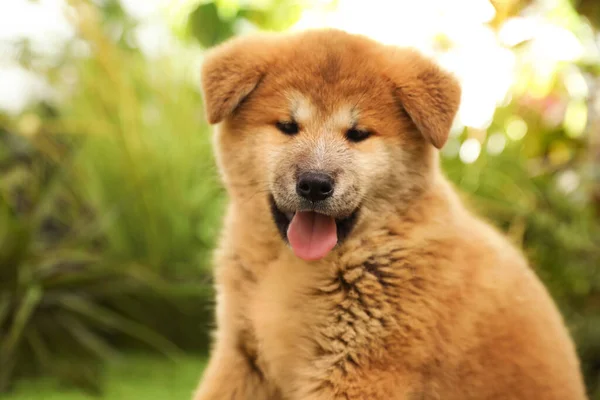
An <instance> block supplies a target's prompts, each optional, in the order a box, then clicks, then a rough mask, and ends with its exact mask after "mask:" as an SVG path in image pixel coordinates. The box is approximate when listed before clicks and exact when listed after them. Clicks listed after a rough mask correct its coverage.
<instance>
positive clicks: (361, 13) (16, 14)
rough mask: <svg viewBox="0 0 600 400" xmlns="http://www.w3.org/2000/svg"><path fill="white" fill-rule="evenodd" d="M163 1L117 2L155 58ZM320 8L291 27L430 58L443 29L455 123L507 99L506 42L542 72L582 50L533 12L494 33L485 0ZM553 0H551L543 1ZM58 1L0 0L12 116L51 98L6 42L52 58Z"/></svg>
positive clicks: (356, 1)
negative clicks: (360, 37)
mask: <svg viewBox="0 0 600 400" xmlns="http://www.w3.org/2000/svg"><path fill="white" fill-rule="evenodd" d="M167 3H168V0H122V4H123V5H124V7H125V9H126V10H127V11H128V12H129V13H130V14H132V15H133V16H135V17H136V18H138V19H139V20H141V21H142V22H143V24H142V25H141V27H140V28H139V30H138V32H137V36H138V38H139V39H140V42H141V46H142V50H144V51H145V52H146V53H147V54H148V55H149V56H152V55H156V54H157V53H160V52H161V51H163V50H166V49H167V48H168V46H165V43H168V39H169V38H168V36H169V33H168V29H167V28H166V26H167V24H166V21H165V18H162V16H164V13H161V12H160V11H161V7H162V6H164V5H165V4H167ZM338 3H339V7H338V8H337V9H335V10H333V11H330V12H326V11H324V9H323V8H322V7H321V8H319V7H317V8H315V9H311V10H307V11H306V12H305V13H304V15H303V17H302V19H301V21H300V22H299V23H298V24H297V26H296V27H294V29H303V28H310V27H322V26H330V27H338V28H341V29H344V30H347V31H350V32H356V33H361V34H365V35H368V36H371V37H373V38H375V39H377V40H380V41H382V42H385V43H389V44H397V45H403V46H411V47H417V48H419V49H421V50H422V51H424V52H426V53H427V54H430V55H432V56H435V53H434V52H433V49H434V39H435V38H436V36H438V35H439V34H440V33H443V34H444V35H446V36H447V38H448V39H449V40H450V41H451V42H452V44H453V47H452V50H451V51H450V52H447V53H445V54H443V55H442V56H437V58H438V60H439V61H440V62H441V63H442V65H444V66H445V67H446V68H448V69H449V70H451V71H453V72H455V73H456V75H457V76H458V77H459V79H460V80H461V81H462V85H463V99H462V104H461V109H460V111H459V116H458V118H457V127H461V126H470V127H474V128H480V129H485V128H486V127H487V125H488V124H489V122H490V121H491V118H492V115H493V113H494V110H495V108H496V107H497V106H498V105H499V104H502V103H503V102H505V101H507V100H509V99H508V98H507V95H508V92H509V88H510V86H511V84H512V83H513V82H514V79H515V76H514V75H515V70H516V61H517V60H516V59H515V56H514V54H513V53H512V52H511V51H510V50H508V49H507V48H506V47H505V46H504V45H510V44H514V43H518V42H520V41H523V40H525V39H534V44H535V45H534V48H533V51H532V57H533V59H535V62H536V63H537V64H536V65H537V66H538V67H539V68H541V70H544V68H546V69H548V68H551V67H552V65H554V64H555V63H556V62H557V61H560V60H575V59H577V58H579V57H581V56H582V54H583V51H584V49H583V47H582V44H581V43H580V42H579V41H578V39H577V38H576V37H575V36H574V35H573V34H572V33H571V32H569V31H568V30H566V29H563V28H561V27H559V26H555V25H552V24H550V23H549V22H547V21H544V20H541V19H540V18H538V17H534V16H533V17H527V18H515V19H513V20H510V21H509V22H508V23H506V24H505V25H504V27H503V29H502V30H501V31H500V33H499V34H496V33H494V32H493V31H492V30H491V29H490V28H488V27H487V26H486V25H485V23H486V22H488V21H490V20H491V19H492V18H493V17H494V15H495V10H494V8H493V7H492V5H491V4H490V3H489V1H488V0H452V1H450V0H419V1H416V0H394V1H390V0H369V1H368V2H367V1H364V0H338ZM547 3H552V0H547ZM64 5H65V1H64V0H39V1H38V2H36V3H31V2H29V1H27V0H0V109H4V110H8V111H9V112H13V113H17V112H18V111H19V110H21V109H22V107H24V106H25V105H26V104H28V102H29V101H31V100H33V99H35V98H39V97H40V96H42V97H43V96H50V95H52V92H51V89H50V88H49V87H47V85H46V84H45V83H44V82H43V80H42V79H41V78H40V77H37V76H35V75H33V74H32V73H30V72H28V71H26V70H23V69H22V68H20V67H19V66H18V65H17V64H16V63H15V62H14V61H11V50H10V46H9V45H7V43H10V42H13V41H15V40H19V39H20V38H29V39H30V40H31V41H32V43H33V46H34V48H35V49H37V50H39V51H41V52H43V53H44V54H48V56H49V57H51V56H52V54H53V52H54V51H56V49H57V48H59V47H60V45H61V43H64V42H65V41H67V40H70V39H72V38H73V37H74V31H73V29H72V27H71V26H70V25H69V23H68V20H67V19H66V18H65V16H64V14H63V10H64Z"/></svg>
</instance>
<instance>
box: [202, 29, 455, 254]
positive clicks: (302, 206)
mask: <svg viewBox="0 0 600 400" xmlns="http://www.w3.org/2000/svg"><path fill="white" fill-rule="evenodd" d="M202 90H203V93H204V99H205V108H206V113H207V117H208V120H209V122H210V123H212V124H217V123H220V124H219V127H218V129H217V136H216V150H217V159H218V162H219V165H220V168H221V171H222V175H223V178H224V182H225V184H226V186H227V188H228V190H229V192H230V194H231V197H232V201H233V202H234V203H235V202H236V201H237V202H238V204H239V205H240V206H244V205H245V204H253V205H254V206H255V202H250V199H251V198H255V197H256V196H258V197H259V198H262V199H263V203H262V204H264V205H265V206H268V207H270V213H271V216H272V220H273V221H272V223H274V224H275V225H276V226H277V227H278V229H279V231H280V233H281V235H282V238H283V240H286V241H289V243H290V245H291V247H292V249H293V251H294V253H295V254H296V255H297V256H298V257H300V258H303V259H306V260H314V259H320V258H323V257H325V256H326V255H327V254H328V253H329V252H330V251H331V250H332V249H333V248H334V247H335V246H336V245H337V244H339V243H340V242H341V241H343V240H344V239H345V238H346V237H347V236H348V235H351V234H352V228H353V227H354V225H355V222H356V220H357V218H358V217H359V215H360V214H361V211H364V210H370V211H372V212H378V211H382V210H389V209H390V206H391V205H398V204H402V203H408V202H409V201H410V200H411V197H414V196H415V193H417V192H419V190H422V188H423V187H425V186H426V185H427V180H428V179H429V176H430V172H431V169H432V168H433V163H432V162H431V160H432V157H431V154H432V151H433V149H434V148H441V147H442V146H443V145H444V143H445V141H446V139H447V136H448V132H449V129H450V126H451V124H452V121H453V119H454V116H455V113H456V111H457V108H458V104H459V98H460V89H459V86H458V84H457V83H456V81H455V80H454V78H452V77H451V76H450V75H449V74H447V73H446V72H443V71H442V70H441V69H439V68H438V67H437V66H436V65H435V64H433V63H432V62H431V61H429V60H427V59H425V58H424V57H422V56H421V55H419V54H418V53H416V52H414V51H410V50H403V49H398V48H393V47H387V46H383V45H381V44H378V43H376V42H373V41H371V40H369V39H367V38H364V37H361V36H355V35H350V34H347V33H344V32H341V31H336V30H317V31H307V32H303V33H300V34H292V35H266V36H250V37H243V38H238V39H234V40H232V41H230V42H228V43H226V44H224V45H222V46H220V47H218V48H216V49H214V50H212V51H211V52H210V53H209V54H208V55H207V58H206V61H205V62H204V65H203V71H202ZM270 223H271V222H270Z"/></svg>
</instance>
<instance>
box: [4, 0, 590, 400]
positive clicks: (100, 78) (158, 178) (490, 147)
mask: <svg viewBox="0 0 600 400" xmlns="http://www.w3.org/2000/svg"><path fill="white" fill-rule="evenodd" d="M493 3H494V5H495V7H496V9H497V15H496V18H495V19H494V21H492V22H491V25H492V26H493V27H495V28H497V27H499V26H501V24H502V22H503V20H504V19H506V18H508V17H510V16H514V15H519V13H521V12H522V9H523V6H524V5H526V4H531V3H535V2H534V1H528V2H518V1H498V2H496V1H494V2H493ZM70 4H71V5H72V7H73V8H72V11H73V23H74V24H75V26H76V27H77V30H78V35H77V40H76V41H74V43H72V44H71V45H70V46H68V47H67V48H66V49H65V51H64V54H61V57H60V59H59V61H58V62H56V63H55V64H54V65H51V66H50V67H47V68H45V69H42V70H40V69H39V68H38V67H37V64H36V63H35V54H33V53H32V51H25V50H27V44H26V43H23V46H24V48H23V49H22V50H23V51H21V52H20V54H21V62H22V64H23V65H24V66H26V67H27V68H30V69H33V70H36V68H37V70H38V72H40V73H42V74H43V75H44V76H45V77H46V78H47V79H48V81H49V82H50V83H51V84H52V85H53V86H55V87H56V88H57V90H58V91H59V92H60V93H61V96H60V101H59V102H56V103H52V104H46V103H41V104H37V105H36V106H35V107H32V108H30V109H27V110H24V112H23V113H22V114H20V115H17V116H10V117H8V116H4V117H2V116H0V221H1V222H2V223H1V224H0V365H2V366H3V368H2V369H0V391H5V390H8V389H9V388H10V387H11V386H12V385H13V384H14V382H15V380H16V378H19V377H23V376H31V375H40V374H41V375H51V376H55V377H58V378H59V379H60V380H61V381H64V382H66V383H69V384H74V385H78V386H81V387H83V388H86V389H88V390H90V391H92V392H97V391H99V390H100V389H101V383H102V379H101V377H102V374H101V365H102V364H101V361H102V360H104V359H107V358H111V357H112V356H113V355H114V354H116V353H118V351H119V350H121V349H124V348H131V347H134V348H137V347H140V346H142V347H143V348H144V349H145V350H149V349H153V350H159V351H161V352H162V353H166V354H168V355H171V356H172V355H174V354H177V352H178V351H179V350H180V349H184V350H188V351H190V350H198V351H204V350H206V346H207V343H208V334H209V326H210V323H211V321H212V318H211V310H210V308H211V307H210V306H211V301H212V300H211V299H212V291H211V287H210V274H209V273H208V271H209V268H208V267H209V261H210V249H211V248H212V246H213V244H214V241H215V237H216V236H217V232H218V228H219V220H220V215H221V213H222V209H223V204H224V203H223V200H224V195H223V191H222V189H221V188H220V187H219V184H218V183H217V177H216V171H215V167H214V160H213V158H212V154H211V149H210V133H209V128H208V126H207V124H206V122H205V121H204V118H203V111H202V106H201V98H200V95H199V93H198V90H197V83H196V82H195V79H196V76H195V75H196V73H197V71H195V70H194V68H195V67H197V65H196V64H195V63H194V59H193V57H190V56H189V54H188V53H186V51H184V50H182V52H181V56H180V57H178V58H177V60H168V59H165V58H164V57H162V58H161V57H159V58H152V59H150V58H148V57H147V56H144V55H143V53H142V52H141V51H140V50H139V44H138V43H136V40H135V35H133V34H132V32H133V30H134V29H135V27H136V24H137V21H135V20H134V19H132V18H131V17H130V16H128V15H127V13H126V12H125V11H124V10H123V8H122V7H121V5H120V3H119V2H118V1H117V0H104V1H98V2H95V4H91V3H88V2H86V1H83V0H71V1H70ZM307 4H308V3H307V2H297V1H285V0H265V1H242V0H238V1H236V0H216V1H199V0H190V1H182V2H179V3H178V5H177V6H174V7H173V8H171V9H169V20H170V22H171V24H172V27H173V30H174V32H175V33H176V34H177V35H179V37H180V38H181V39H183V40H182V42H183V43H187V45H188V46H191V47H192V48H193V46H194V45H193V43H194V42H196V44H199V45H200V46H201V47H204V48H206V47H210V46H213V45H215V44H217V43H219V42H221V41H223V40H225V39H227V38H228V37H230V36H231V35H234V34H237V33H240V32H242V31H243V30H244V29H246V28H245V27H246V25H245V24H251V25H255V26H257V27H258V28H260V29H268V30H282V29H285V28H287V27H289V26H290V25H291V24H293V23H294V22H295V21H296V20H297V19H298V17H299V16H300V11H301V10H302V8H303V7H306V6H307ZM561 4H563V7H565V10H566V11H565V13H564V15H568V16H569V18H565V21H566V22H564V23H565V25H566V26H567V28H568V29H570V30H571V31H573V32H575V33H576V34H578V32H580V31H581V30H582V29H583V28H582V27H584V26H587V25H585V20H584V17H582V16H581V15H580V14H578V13H577V12H576V11H575V9H574V8H572V7H571V6H570V5H569V4H570V3H569V2H567V1H564V2H562V3H561ZM573 4H574V5H575V6H577V7H578V8H577V11H580V12H581V13H583V15H585V16H587V17H588V18H592V19H593V18H595V17H594V16H595V15H597V14H595V12H596V11H594V10H596V8H594V4H596V3H595V2H594V1H593V0H592V1H584V0H581V1H574V2H573ZM590 4H591V6H590ZM561 15H563V14H561ZM592 22H593V23H594V24H597V23H598V20H593V21H592ZM596 26H597V25H596ZM82 43H84V44H85V46H83V48H84V49H85V51H83V54H84V55H83V56H82V55H81V53H82V50H81V49H82ZM511 51H513V52H514V53H515V54H516V55H517V57H518V58H519V59H526V55H527V52H528V44H527V43H522V44H519V45H518V46H515V47H514V48H512V49H511ZM182 65H185V66H186V67H182ZM188 66H189V69H188ZM521 68H522V69H521V71H522V74H521V75H520V77H519V82H516V83H515V85H514V88H513V89H512V92H511V101H509V102H508V103H507V104H506V105H504V106H502V107H500V108H498V110H497V111H496V114H495V116H494V119H493V121H492V123H491V125H490V126H489V128H487V129H486V130H474V129H471V128H460V127H459V129H456V130H454V133H453V136H452V138H451V139H450V141H449V143H448V145H447V146H446V148H445V149H444V151H443V167H444V170H445V171H446V173H447V175H448V176H449V177H450V179H451V180H452V181H453V182H454V183H455V184H456V185H457V186H458V187H459V188H460V189H461V191H462V192H464V193H465V194H466V200H467V201H468V202H469V203H471V204H472V206H473V207H474V208H475V209H477V210H478V211H479V212H480V214H482V215H485V216H487V218H489V219H490V220H491V222H492V223H494V224H495V225H497V226H498V227H499V228H501V229H502V230H503V231H505V232H506V233H507V234H508V235H509V237H510V238H511V239H512V240H513V241H514V242H515V243H517V244H518V245H520V246H522V247H523V248H524V251H525V252H526V253H527V255H528V256H529V258H530V259H531V260H532V265H533V266H534V267H535V269H536V271H537V273H538V274H539V275H540V276H541V277H542V279H543V280H544V282H545V283H546V284H547V286H548V287H549V289H550V291H551V292H552V294H553V296H554V298H555V299H556V300H557V301H558V303H559V305H560V307H561V309H562V311H563V313H564V315H565V317H566V320H567V322H568V324H569V328H570V329H571V331H572V333H573V335H574V337H575V338H576V341H577V344H578V350H579V353H580V355H581V359H582V362H583V366H584V370H585V374H586V380H587V383H588V387H589V391H590V394H591V395H592V396H593V398H596V399H600V221H599V218H600V143H599V139H598V138H597V137H598V136H600V116H599V115H598V111H597V110H596V109H594V107H593V102H594V101H595V97H594V96H598V95H597V93H598V91H599V90H600V65H599V64H598V63H595V62H590V61H589V60H588V61H585V62H582V63H579V64H574V63H567V62H564V63H560V64H558V65H557V66H556V67H555V68H554V69H553V70H552V71H551V73H549V74H546V75H544V78H543V79H540V78H539V77H538V76H537V75H536V74H535V69H534V68H533V67H531V66H528V65H526V63H525V64H524V65H522V66H521ZM192 77H193V78H192ZM573 77H575V78H576V79H579V78H581V79H584V80H585V82H587V85H588V87H589V88H590V90H589V91H588V94H586V95H582V94H579V95H575V94H573V93H572V91H570V90H569V82H571V81H572V80H573V79H574V78H573ZM556 110H559V111H556ZM582 121H583V122H587V123H582ZM595 135H596V136H595ZM467 141H470V142H471V143H475V142H477V143H478V145H479V146H480V149H481V152H480V154H479V157H477V159H476V160H475V161H474V162H468V163H467V162H465V161H464V159H461V156H460V149H461V148H462V147H461V146H463V145H464V144H465V142H467ZM190 390H191V389H190Z"/></svg>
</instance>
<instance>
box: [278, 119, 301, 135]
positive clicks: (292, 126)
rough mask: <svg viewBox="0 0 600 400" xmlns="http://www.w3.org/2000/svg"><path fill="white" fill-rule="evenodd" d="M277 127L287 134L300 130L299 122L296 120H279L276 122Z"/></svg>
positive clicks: (293, 133)
mask: <svg viewBox="0 0 600 400" xmlns="http://www.w3.org/2000/svg"><path fill="white" fill-rule="evenodd" d="M276 126H277V129H279V130H280V131H281V132H282V133H285V134H286V135H295V134H296V133H298V131H299V130H300V127H299V126H298V124H297V123H296V122H294V121H284V122H282V121H279V122H277V124H276Z"/></svg>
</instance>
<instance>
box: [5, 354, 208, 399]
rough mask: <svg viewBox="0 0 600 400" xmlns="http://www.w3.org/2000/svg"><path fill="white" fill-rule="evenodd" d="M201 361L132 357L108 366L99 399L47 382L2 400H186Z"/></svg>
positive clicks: (23, 385) (27, 384)
mask: <svg viewBox="0 0 600 400" xmlns="http://www.w3.org/2000/svg"><path fill="white" fill-rule="evenodd" d="M204 364H205V360H204V359H202V358H200V357H197V356H196V357H192V356H186V357H179V358H177V359H176V360H175V361H170V360H168V359H166V358H164V357H162V358H161V357H157V356H146V355H144V356H142V355H134V356H127V357H124V358H123V360H122V361H120V362H115V363H112V364H110V365H109V366H108V368H107V371H106V386H105V391H104V394H103V395H102V396H100V397H98V396H92V395H87V394H85V393H82V392H81V391H78V390H77V389H68V388H65V387H63V386H61V385H60V384H59V383H58V382H56V381H53V380H49V379H40V380H34V381H21V382H19V383H18V384H17V387H16V388H15V390H14V391H13V392H11V393H9V394H8V395H3V396H2V399H3V400H99V399H102V400H128V399H144V400H170V399H173V400H179V399H181V400H189V399H191V397H192V393H193V391H194V389H195V387H196V385H197V383H198V380H199V379H200V375H201V372H202V369H203V368H204Z"/></svg>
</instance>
